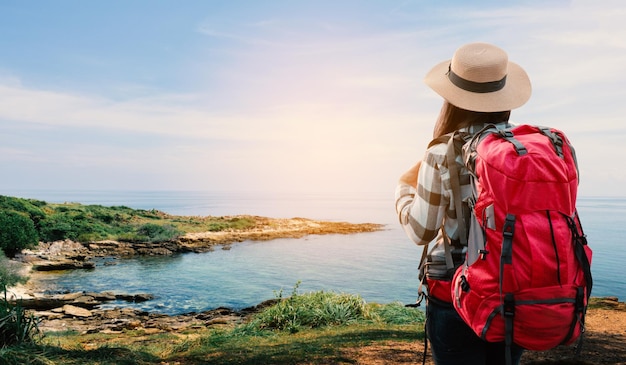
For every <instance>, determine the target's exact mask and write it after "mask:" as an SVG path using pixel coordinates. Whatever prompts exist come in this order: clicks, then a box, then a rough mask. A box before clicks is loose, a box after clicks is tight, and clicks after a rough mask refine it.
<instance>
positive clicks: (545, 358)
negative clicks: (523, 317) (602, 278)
mask: <svg viewBox="0 0 626 365" xmlns="http://www.w3.org/2000/svg"><path fill="white" fill-rule="evenodd" d="M423 353H424V343H423V342H413V343H407V342H399V341H398V342H394V341H389V342H385V343H382V344H381V343H377V344H375V345H371V346H367V347H361V348H358V349H354V350H351V351H350V352H349V353H347V354H346V355H347V357H349V358H352V359H354V360H355V361H356V362H355V363H356V364H359V365H387V364H421V363H422V357H423ZM430 355H431V352H430V350H429V351H428V353H427V356H426V364H430V365H433V364H434V363H433V361H432V358H431V356H430ZM574 355H575V348H574V347H573V346H563V347H559V348H556V349H554V350H550V351H545V352H534V351H526V352H525V353H524V355H522V361H521V364H579V365H582V364H585V365H587V364H594V365H595V364H626V310H616V309H591V310H589V311H588V312H587V320H586V333H585V337H584V342H583V346H582V351H581V354H580V356H579V357H578V358H575V356H574Z"/></svg>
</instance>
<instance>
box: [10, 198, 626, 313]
mask: <svg viewBox="0 0 626 365" xmlns="http://www.w3.org/2000/svg"><path fill="white" fill-rule="evenodd" d="M28 194H30V195H28ZM47 194H48V196H45V194H44V193H41V192H40V193H39V194H37V193H36V192H30V193H28V192H25V193H22V194H20V195H14V196H21V197H28V198H37V199H41V200H46V201H50V202H63V201H76V202H80V203H83V204H101V205H126V206H130V207H132V208H142V209H153V208H154V209H159V210H163V211H166V212H168V213H171V214H178V215H234V214H256V215H263V216H270V217H277V218H278V217H285V218H289V217H296V216H300V217H306V218H312V219H324V220H341V221H350V222H354V223H359V222H373V223H383V224H386V225H387V227H386V228H387V229H385V230H383V231H380V232H374V233H360V234H353V235H325V236H315V235H314V236H308V237H305V238H301V239H277V240H273V241H264V242H252V241H246V242H242V243H238V244H234V245H232V246H230V248H229V249H226V250H225V249H222V248H219V247H218V248H217V249H216V250H214V251H213V252H207V253H202V254H192V253H190V254H181V255H176V256H172V257H146V258H133V259H120V260H115V262H114V264H113V265H111V264H110V263H108V264H106V263H105V260H101V261H99V262H97V267H96V269H95V270H90V271H82V270H79V271H68V272H61V273H50V274H45V275H44V276H43V277H42V279H41V280H42V281H43V282H44V283H46V286H49V287H51V288H54V290H55V291H113V292H120V293H122V292H123V293H150V294H153V295H154V296H155V299H154V300H151V301H148V302H144V303H121V302H113V303H109V304H107V306H109V307H114V306H132V307H134V308H138V309H142V310H146V311H156V312H161V313H166V314H179V313H187V312H200V311H203V310H207V309H213V308H216V307H219V306H225V307H230V308H235V309H241V308H244V307H247V306H252V305H256V304H258V303H259V302H261V301H263V300H265V299H270V298H274V297H275V296H276V295H279V293H280V292H281V291H282V292H283V295H284V296H287V295H289V294H290V293H291V291H292V289H293V288H294V286H295V285H296V283H298V282H301V284H300V286H299V292H306V291H311V290H327V291H337V292H347V293H353V294H359V295H361V296H362V297H363V298H364V299H365V300H366V301H369V302H380V303H388V302H392V301H400V302H403V303H410V302H413V301H414V300H415V294H416V290H417V270H416V266H417V264H418V261H419V257H420V254H421V248H419V247H417V246H415V245H413V244H412V243H411V242H409V241H408V239H407V238H406V237H405V235H404V232H402V230H401V229H400V228H399V227H398V225H397V222H396V217H395V213H394V211H393V197H392V196H391V194H386V195H385V194H370V195H365V196H359V195H356V194H353V195H350V194H347V195H346V194H327V195H321V194H320V195H318V194H311V195H308V196H302V195H298V196H292V195H289V194H267V195H262V194H253V195H250V196H248V197H247V198H246V195H245V194H232V193H231V195H229V193H205V192H149V193H141V192H134V193H133V192H123V193H119V192H118V193H116V192H83V193H82V195H81V194H80V193H79V194H77V193H73V194H74V195H71V194H70V192H47ZM55 194H56V195H55ZM55 196H56V197H55ZM579 210H580V215H581V219H582V222H583V227H584V228H585V232H586V233H587V235H588V236H589V241H590V244H591V247H592V248H593V250H594V258H593V274H594V279H595V280H594V281H595V286H594V291H593V295H594V296H605V295H613V296H618V297H620V299H621V300H624V298H626V284H625V283H624V282H623V280H619V279H618V278H617V275H615V272H616V268H618V267H619V266H618V265H620V263H621V262H623V260H624V259H625V258H626V254H625V251H624V250H623V249H620V246H621V237H623V235H624V233H625V231H626V225H625V224H624V221H625V219H624V213H626V199H619V198H581V199H580V200H579Z"/></svg>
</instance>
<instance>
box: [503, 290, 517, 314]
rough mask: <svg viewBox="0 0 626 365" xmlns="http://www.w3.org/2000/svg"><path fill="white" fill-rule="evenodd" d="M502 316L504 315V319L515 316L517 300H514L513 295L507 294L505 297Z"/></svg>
mask: <svg viewBox="0 0 626 365" xmlns="http://www.w3.org/2000/svg"><path fill="white" fill-rule="evenodd" d="M502 314H503V315H504V317H514V316H515V298H513V293H506V294H505V295H504V303H503V305H502Z"/></svg>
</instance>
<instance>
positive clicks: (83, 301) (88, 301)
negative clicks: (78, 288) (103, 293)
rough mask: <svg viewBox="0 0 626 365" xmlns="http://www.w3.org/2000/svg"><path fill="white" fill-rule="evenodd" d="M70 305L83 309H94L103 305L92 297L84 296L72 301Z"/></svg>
mask: <svg viewBox="0 0 626 365" xmlns="http://www.w3.org/2000/svg"><path fill="white" fill-rule="evenodd" d="M70 304H72V305H74V306H77V307H81V308H87V309H92V308H95V307H96V306H98V305H100V304H102V303H101V302H100V301H97V300H96V299H95V298H94V297H92V296H90V295H83V296H80V297H78V298H76V299H74V300H73V301H71V303H70Z"/></svg>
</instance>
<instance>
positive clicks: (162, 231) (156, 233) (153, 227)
mask: <svg viewBox="0 0 626 365" xmlns="http://www.w3.org/2000/svg"><path fill="white" fill-rule="evenodd" d="M180 234H181V231H179V230H178V229H177V228H176V227H174V226H172V225H170V224H164V225H160V224H154V223H146V224H144V225H142V226H141V227H139V228H138V229H137V237H136V238H138V239H139V240H140V241H144V242H165V241H169V240H172V239H174V238H176V237H177V236H179V235H180Z"/></svg>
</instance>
